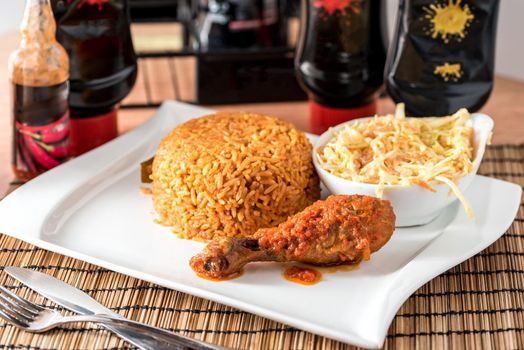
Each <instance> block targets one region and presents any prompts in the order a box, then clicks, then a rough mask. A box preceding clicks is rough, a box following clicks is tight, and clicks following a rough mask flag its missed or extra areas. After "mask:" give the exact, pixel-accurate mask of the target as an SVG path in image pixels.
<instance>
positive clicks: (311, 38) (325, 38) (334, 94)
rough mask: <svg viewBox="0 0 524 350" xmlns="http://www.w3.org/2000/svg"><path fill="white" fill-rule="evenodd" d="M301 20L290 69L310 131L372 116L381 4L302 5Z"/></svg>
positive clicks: (313, 1) (342, 0)
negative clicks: (306, 104) (305, 104)
mask: <svg viewBox="0 0 524 350" xmlns="http://www.w3.org/2000/svg"><path fill="white" fill-rule="evenodd" d="M302 14H303V15H302V23H301V34H300V39H299V44H298V47H297V54H296V62H295V67H296V71H297V75H298V79H299V81H300V83H301V84H302V86H303V87H304V89H305V90H306V91H307V92H308V94H309V97H310V106H311V130H312V131H313V132H315V133H322V132H323V131H325V130H326V129H327V128H328V127H330V126H333V125H336V124H340V123H342V122H344V121H346V120H349V119H353V118H356V117H362V116H369V115H373V114H375V113H376V97H377V96H376V93H377V90H378V89H379V88H380V86H381V85H382V77H383V72H384V63H385V59H386V48H385V30H386V28H385V13H384V8H383V6H382V1H381V0H363V1H354V0H339V1H334V0H303V1H302Z"/></svg>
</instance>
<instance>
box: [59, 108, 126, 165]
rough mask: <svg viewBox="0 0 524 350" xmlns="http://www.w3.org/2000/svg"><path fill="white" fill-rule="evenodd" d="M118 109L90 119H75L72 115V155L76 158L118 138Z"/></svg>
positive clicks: (70, 143)
mask: <svg viewBox="0 0 524 350" xmlns="http://www.w3.org/2000/svg"><path fill="white" fill-rule="evenodd" d="M116 115H117V109H113V110H112V111H110V112H109V113H106V114H102V115H97V116H93V117H88V118H74V112H73V113H71V116H72V117H71V121H70V122H71V135H70V139H69V147H70V148H69V149H70V155H71V156H73V157H75V156H79V155H81V154H83V153H85V152H87V151H90V150H92V149H93V148H96V147H98V146H100V145H103V144H104V143H106V142H107V141H110V140H112V139H114V138H115V137H117V136H118V127H117V119H116Z"/></svg>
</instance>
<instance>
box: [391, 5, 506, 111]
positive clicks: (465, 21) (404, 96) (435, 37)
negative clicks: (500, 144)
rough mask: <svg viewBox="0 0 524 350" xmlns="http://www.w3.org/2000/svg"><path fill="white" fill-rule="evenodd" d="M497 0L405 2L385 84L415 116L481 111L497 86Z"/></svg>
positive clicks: (400, 9) (398, 21) (395, 97)
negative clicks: (494, 86)
mask: <svg viewBox="0 0 524 350" xmlns="http://www.w3.org/2000/svg"><path fill="white" fill-rule="evenodd" d="M498 7H499V1H498V0H401V1H400V8H399V14H398V18H397V25H396V26H397V28H396V31H395V33H396V36H395V38H394V41H393V43H392V45H391V48H390V51H389V53H388V63H387V71H386V79H385V80H386V87H387V91H388V93H389V94H390V95H391V97H392V98H393V100H395V102H404V103H405V104H406V110H407V112H408V113H409V114H410V115H413V116H428V115H436V116H439V115H449V114H452V113H454V112H456V111H457V110H458V109H460V108H462V107H465V108H467V109H468V110H469V111H470V112H474V111H477V110H478V109H480V108H481V107H482V106H483V105H484V103H485V102H486V101H487V99H488V97H489V95H490V93H491V90H492V88H493V74H494V65H495V37H496V28H497V14H498Z"/></svg>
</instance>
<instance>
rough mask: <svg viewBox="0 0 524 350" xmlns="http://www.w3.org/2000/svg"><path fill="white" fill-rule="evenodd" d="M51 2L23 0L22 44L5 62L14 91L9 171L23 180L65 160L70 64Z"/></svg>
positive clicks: (67, 136) (45, 0)
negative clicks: (57, 37)
mask: <svg viewBox="0 0 524 350" xmlns="http://www.w3.org/2000/svg"><path fill="white" fill-rule="evenodd" d="M55 30H56V23H55V19H54V17H53V12H52V9H51V5H50V2H49V0H27V1H26V7H25V12H24V17H23V20H22V25H21V36H22V41H21V42H20V46H19V48H18V49H17V50H16V51H15V52H13V53H12V54H11V56H10V58H9V77H10V80H11V82H12V88H13V132H14V134H13V144H12V145H13V149H12V167H13V171H14V174H15V176H16V178H17V179H19V180H21V181H27V180H29V179H31V178H33V177H35V176H36V175H38V174H40V173H42V172H44V171H46V170H49V169H51V168H54V167H55V166H57V165H59V164H60V163H62V162H64V161H65V160H67V158H68V153H69V149H68V147H69V145H68V143H69V133H70V124H69V109H68V103H67V96H68V95H67V94H68V87H69V86H68V77H69V61H68V57H67V53H66V51H65V50H64V48H63V47H62V46H61V45H60V44H59V43H58V42H57V41H56V38H55Z"/></svg>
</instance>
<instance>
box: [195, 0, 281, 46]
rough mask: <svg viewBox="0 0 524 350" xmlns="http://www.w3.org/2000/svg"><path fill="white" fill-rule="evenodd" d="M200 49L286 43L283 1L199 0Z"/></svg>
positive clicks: (198, 28)
mask: <svg viewBox="0 0 524 350" xmlns="http://www.w3.org/2000/svg"><path fill="white" fill-rule="evenodd" d="M196 3H197V8H196V17H197V23H198V25H197V30H198V42H199V48H200V49H202V50H214V49H231V48H263V47H281V46H285V45H286V41H287V26H286V22H285V17H284V6H282V0H196Z"/></svg>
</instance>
